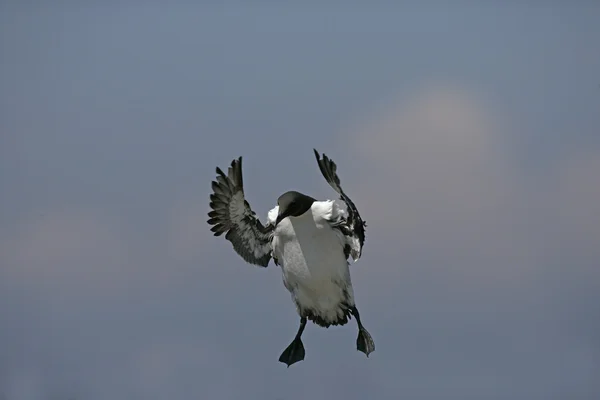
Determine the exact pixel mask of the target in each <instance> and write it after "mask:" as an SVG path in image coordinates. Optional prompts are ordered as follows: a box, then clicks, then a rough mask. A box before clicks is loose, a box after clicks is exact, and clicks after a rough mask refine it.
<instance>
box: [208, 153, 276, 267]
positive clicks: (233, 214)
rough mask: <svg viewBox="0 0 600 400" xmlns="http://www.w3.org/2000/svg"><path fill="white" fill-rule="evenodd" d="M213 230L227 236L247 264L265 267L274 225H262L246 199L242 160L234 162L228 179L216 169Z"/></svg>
mask: <svg viewBox="0 0 600 400" xmlns="http://www.w3.org/2000/svg"><path fill="white" fill-rule="evenodd" d="M212 189H213V192H214V193H212V194H211V195H210V208H211V209H212V211H211V212H209V213H208V216H209V217H210V219H209V220H208V221H207V222H208V224H209V225H214V226H213V227H212V228H211V229H210V230H211V231H212V232H214V235H215V236H220V235H222V234H223V233H225V232H227V233H226V234H225V239H227V240H229V241H230V242H231V244H233V249H234V250H235V251H236V253H238V254H239V255H240V256H241V257H242V258H243V259H244V260H245V261H246V262H248V263H250V264H255V265H259V266H261V267H266V266H267V265H269V260H270V259H271V251H272V248H271V238H272V233H273V230H274V226H272V225H271V224H267V226H266V227H265V226H263V224H261V222H260V221H259V220H258V218H257V217H256V214H255V213H254V211H252V209H251V208H250V204H248V202H247V201H246V199H245V198H244V182H243V179H242V157H240V158H238V159H237V160H233V161H232V162H231V166H230V167H229V171H228V174H227V176H226V175H225V174H224V173H223V171H222V170H221V169H220V168H219V167H217V180H216V181H213V182H212Z"/></svg>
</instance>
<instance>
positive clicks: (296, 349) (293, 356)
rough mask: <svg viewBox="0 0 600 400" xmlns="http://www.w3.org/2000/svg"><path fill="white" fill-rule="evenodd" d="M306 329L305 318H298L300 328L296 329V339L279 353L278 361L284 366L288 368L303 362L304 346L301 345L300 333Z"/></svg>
mask: <svg viewBox="0 0 600 400" xmlns="http://www.w3.org/2000/svg"><path fill="white" fill-rule="evenodd" d="M305 327H306V317H302V318H300V327H299V328H298V333H296V337H295V338H294V340H293V341H292V343H290V345H289V346H288V347H287V349H285V350H284V351H283V353H281V355H280V356H279V361H281V362H282V363H284V364H286V365H287V366H288V368H289V367H290V365H292V364H294V363H297V362H298V361H302V360H304V344H303V343H302V339H300V338H301V337H302V332H304V328H305Z"/></svg>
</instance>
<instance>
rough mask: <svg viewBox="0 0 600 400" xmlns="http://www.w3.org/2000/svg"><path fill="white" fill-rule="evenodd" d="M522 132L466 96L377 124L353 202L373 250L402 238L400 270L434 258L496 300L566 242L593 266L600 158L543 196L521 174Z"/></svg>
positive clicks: (555, 178) (571, 162)
mask: <svg viewBox="0 0 600 400" xmlns="http://www.w3.org/2000/svg"><path fill="white" fill-rule="evenodd" d="M511 124H512V121H511V120H510V119H509V118H507V117H506V116H504V115H502V112H501V111H498V110H494V109H493V108H492V107H490V106H489V105H487V104H486V102H485V99H482V98H481V97H480V96H478V95H477V94H476V93H474V92H472V91H469V90H468V89H467V88H463V87H460V86H456V85H430V86H428V87H426V88H424V89H423V90H421V91H417V92H416V93H415V94H413V95H409V96H406V97H403V98H402V99H401V100H400V101H398V102H394V103H392V104H391V105H388V106H386V107H382V108H381V109H380V110H379V111H378V112H375V113H372V115H371V116H366V117H365V119H364V121H363V122H361V123H359V124H357V127H356V128H353V129H351V130H350V131H351V132H352V133H351V135H350V136H351V138H352V140H350V141H349V142H350V151H351V152H352V153H353V154H356V155H357V156H358V158H357V159H359V160H360V162H361V163H362V165H364V169H363V170H362V173H361V177H360V178H357V179H356V180H355V182H359V183H358V184H357V183H352V184H353V185H354V192H353V193H352V196H353V197H355V198H356V200H357V203H358V204H359V206H360V205H361V204H362V205H363V206H362V209H363V210H364V211H363V213H364V214H365V217H366V219H367V221H368V222H370V223H371V226H373V227H376V229H375V228H371V229H368V235H369V236H370V238H371V241H370V242H369V245H370V246H373V241H379V242H383V241H385V240H386V239H385V238H384V234H387V235H392V237H393V240H394V241H395V242H396V245H395V246H394V248H393V252H395V254H396V256H397V257H398V258H399V262H400V264H401V265H406V264H410V263H411V262H414V261H415V260H419V259H421V260H424V259H430V257H431V255H432V254H434V255H435V257H436V259H435V260H431V261H432V262H433V264H435V263H437V264H438V265H439V268H440V271H439V272H440V273H443V274H448V278H449V279H452V278H454V279H458V280H459V281H460V280H464V279H469V280H470V281H471V282H473V280H475V281H477V282H478V285H479V286H481V285H485V286H490V287H494V288H496V290H498V289H500V288H506V286H504V285H508V286H510V287H515V286H516V287H518V286H522V285H523V283H524V282H528V279H529V280H535V279H537V278H538V277H539V276H538V274H539V273H540V269H544V268H545V267H544V263H545V262H547V261H548V259H549V258H551V257H552V256H553V254H555V253H556V251H558V248H560V247H561V241H563V240H567V241H568V240H570V239H569V238H573V237H577V238H578V243H581V242H580V241H579V239H580V240H581V241H582V242H584V243H587V250H586V251H587V252H586V254H585V256H587V257H591V256H593V255H597V254H598V253H597V250H595V247H596V246H594V245H593V243H598V238H600V224H599V223H598V215H600V191H599V189H598V187H600V185H599V184H598V183H597V182H598V178H597V177H598V176H600V168H599V166H600V163H599V162H598V160H599V159H600V157H599V155H600V149H594V150H592V151H588V152H587V154H586V155H585V156H582V155H581V154H573V155H572V156H571V157H569V158H568V159H567V160H566V162H564V163H563V164H560V165H557V166H556V168H553V169H552V170H551V171H550V172H549V174H550V175H549V176H546V177H545V178H546V179H545V181H544V182H545V183H544V184H543V185H540V184H534V183H535V182H532V181H531V179H532V178H531V177H527V176H523V174H522V173H520V172H519V171H518V169H517V168H516V167H515V166H514V162H513V158H514V157H513V155H512V150H514V147H511V146H514V143H512V142H511V139H512V138H513V137H511V136H510V135H509V134H508V133H507V130H506V129H508V128H507V127H510V126H511ZM511 149H512V150H511ZM346 179H348V178H346ZM347 190H348V189H347ZM367 206H368V207H367ZM384 232H385V233H384ZM544 235H547V236H544ZM563 247H564V246H563ZM366 254H369V253H368V250H367V252H366ZM410 257H413V258H412V259H410ZM386 269H387V268H386ZM385 273H386V274H391V275H390V277H391V276H396V275H397V274H401V273H403V268H399V267H396V266H393V267H390V271H386V272H385Z"/></svg>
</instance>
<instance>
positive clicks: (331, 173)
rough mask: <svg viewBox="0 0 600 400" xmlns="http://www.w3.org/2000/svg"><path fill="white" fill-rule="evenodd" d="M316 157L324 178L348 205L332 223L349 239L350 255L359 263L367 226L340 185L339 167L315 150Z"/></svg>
mask: <svg viewBox="0 0 600 400" xmlns="http://www.w3.org/2000/svg"><path fill="white" fill-rule="evenodd" d="M315 157H316V158H317V163H319V169H320V170H321V173H322V174H323V177H324V178H325V180H326V181H327V183H329V185H330V186H331V187H332V188H333V189H334V190H335V191H336V192H338V194H339V195H340V199H341V200H343V201H344V203H345V204H346V212H345V213H344V212H342V213H336V214H334V215H337V216H338V217H337V218H336V220H335V221H332V223H333V225H334V226H335V227H336V228H338V229H340V231H341V232H342V233H343V234H344V236H346V238H347V239H348V245H349V246H350V255H351V256H352V259H353V260H354V261H357V260H358V259H359V258H360V256H361V255H362V248H363V245H364V243H365V228H366V227H367V224H366V223H365V222H364V221H363V220H362V218H361V217H360V214H359V213H358V209H357V208H356V206H355V205H354V203H353V202H352V200H350V197H348V195H346V193H344V190H343V189H342V186H341V184H340V178H339V177H338V176H337V173H336V170H337V166H336V165H335V163H334V162H333V160H331V159H330V158H329V157H327V156H326V155H325V154H323V158H321V156H320V155H319V153H318V152H317V150H315Z"/></svg>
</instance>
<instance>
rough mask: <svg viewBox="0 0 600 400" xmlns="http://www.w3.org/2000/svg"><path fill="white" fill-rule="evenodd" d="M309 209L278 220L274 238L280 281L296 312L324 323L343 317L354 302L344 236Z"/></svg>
mask: <svg viewBox="0 0 600 400" xmlns="http://www.w3.org/2000/svg"><path fill="white" fill-rule="evenodd" d="M340 235H341V234H340V233H339V232H337V231H335V230H333V229H332V228H331V227H330V226H329V224H328V223H327V222H326V221H323V220H319V218H313V214H312V213H311V212H310V211H309V212H307V213H305V214H304V215H303V216H301V217H291V218H286V219H284V220H283V221H281V222H280V223H279V225H278V226H277V230H276V232H275V238H274V241H273V250H274V255H275V256H276V258H277V259H278V261H279V264H280V266H281V268H282V272H283V283H284V285H285V287H286V288H287V289H288V290H289V291H290V293H291V294H292V299H293V300H294V302H295V303H296V306H297V308H298V313H299V314H300V315H303V314H302V313H303V311H308V312H309V313H312V314H314V315H315V316H316V317H319V318H322V319H323V320H324V321H325V322H326V323H335V322H336V321H338V320H340V319H344V315H345V314H347V308H348V307H351V306H353V305H354V293H353V290H352V283H351V280H350V271H349V269H348V263H347V261H346V257H345V255H344V247H343V243H344V242H343V238H342V237H341V236H340Z"/></svg>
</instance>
